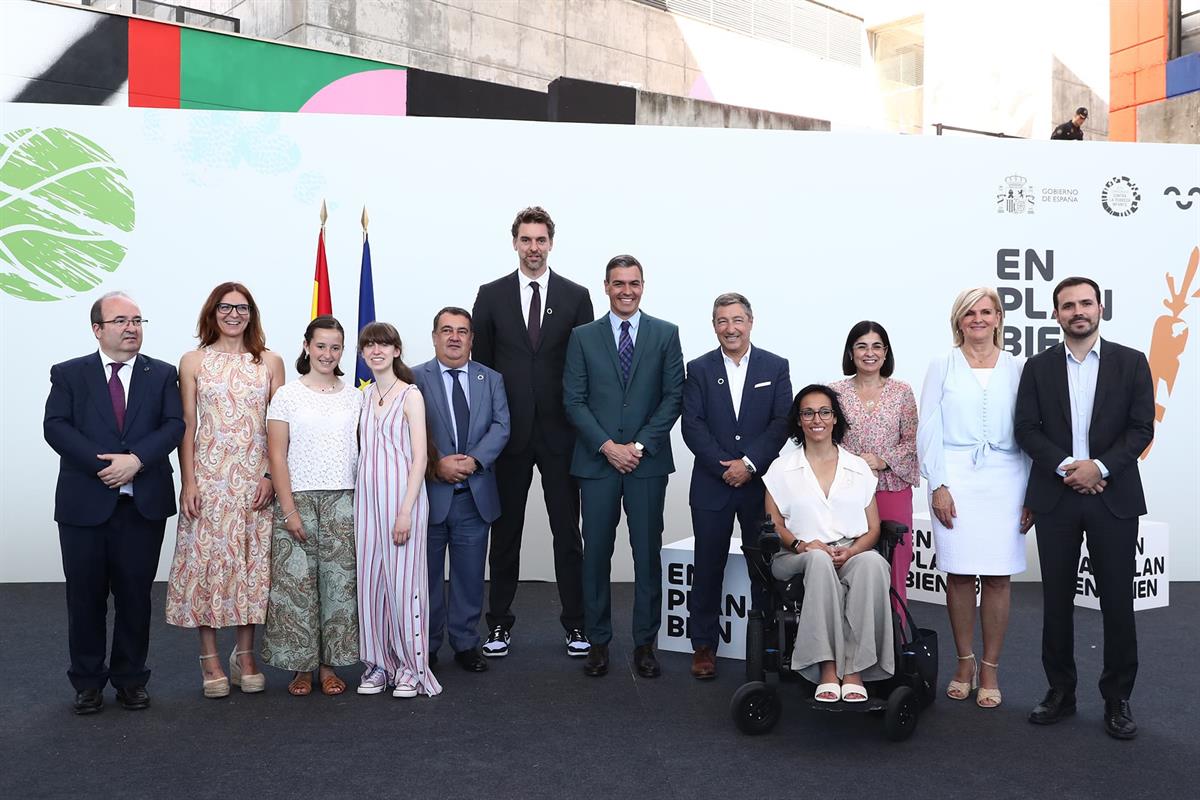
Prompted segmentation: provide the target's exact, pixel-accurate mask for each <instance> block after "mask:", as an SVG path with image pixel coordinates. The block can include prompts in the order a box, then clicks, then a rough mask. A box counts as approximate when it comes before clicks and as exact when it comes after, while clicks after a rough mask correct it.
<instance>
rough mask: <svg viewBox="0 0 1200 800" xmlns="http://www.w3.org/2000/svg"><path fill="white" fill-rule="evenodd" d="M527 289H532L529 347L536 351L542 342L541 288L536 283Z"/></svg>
mask: <svg viewBox="0 0 1200 800" xmlns="http://www.w3.org/2000/svg"><path fill="white" fill-rule="evenodd" d="M529 287H530V288H531V289H533V299H532V300H530V301H529V345H530V347H532V348H533V349H534V350H537V349H538V345H539V344H541V342H542V287H540V286H538V282H537V281H534V282H533V283H531V284H529Z"/></svg>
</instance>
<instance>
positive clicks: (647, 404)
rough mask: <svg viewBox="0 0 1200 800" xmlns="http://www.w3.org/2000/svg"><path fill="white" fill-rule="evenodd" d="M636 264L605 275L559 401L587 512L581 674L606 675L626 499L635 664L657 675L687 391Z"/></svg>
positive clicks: (671, 336)
mask: <svg viewBox="0 0 1200 800" xmlns="http://www.w3.org/2000/svg"><path fill="white" fill-rule="evenodd" d="M642 288H643V278H642V265H641V264H640V263H638V260H637V259H636V258H634V257H633V256H629V255H622V256H616V257H615V258H613V259H612V260H610V261H609V262H608V266H607V267H606V268H605V273H604V292H605V294H607V295H608V302H609V313H607V314H605V315H604V316H602V317H601V318H600V319H598V320H596V321H595V322H591V323H588V324H587V325H581V326H579V327H578V328H576V329H575V330H574V331H573V332H572V333H571V340H570V342H569V343H568V345H567V360H566V365H565V368H564V370H563V402H564V403H565V404H566V410H567V418H568V419H570V420H571V424H572V425H574V426H575V431H576V433H577V434H578V436H577V438H576V440H575V452H574V455H573V456H572V458H571V474H572V475H574V476H575V477H576V478H578V479H579V487H580V497H581V500H582V507H583V608H584V619H585V629H586V631H587V635H588V638H589V639H591V642H592V647H591V650H590V651H589V652H588V657H587V661H586V662H585V663H584V671H585V672H586V673H587V674H588V675H591V676H599V675H603V674H605V673H606V672H608V643H609V641H611V640H612V603H611V586H610V585H609V571H610V566H611V561H612V552H613V546H614V544H615V543H616V535H617V522H618V520H619V519H620V516H621V505H622V501H623V502H624V506H625V519H626V521H627V523H628V525H629V543H630V545H631V547H632V550H633V568H634V600H633V642H634V645H635V649H634V651H633V661H634V666H635V667H636V669H637V671H638V674H640V675H642V676H643V677H646V678H654V677H657V676H658V675H659V672H660V670H659V666H658V660H657V659H656V658H655V656H654V638H655V636H656V635H657V634H658V626H659V622H660V617H661V615H662V563H661V561H660V556H659V553H660V551H661V550H662V532H663V504H664V503H665V502H666V496H667V476H668V475H669V474H670V473H672V472H674V471H675V462H674V461H673V460H672V458H671V428H672V427H674V425H675V420H676V419H677V418H678V417H679V407H680V403H681V400H682V395H683V353H682V351H681V350H680V347H679V329H678V328H677V327H676V326H674V325H672V324H671V323H669V322H665V321H664V320H661V319H655V318H654V317H651V316H650V315H649V314H644V313H642V312H641V310H640V308H639V307H640V305H641V300H642Z"/></svg>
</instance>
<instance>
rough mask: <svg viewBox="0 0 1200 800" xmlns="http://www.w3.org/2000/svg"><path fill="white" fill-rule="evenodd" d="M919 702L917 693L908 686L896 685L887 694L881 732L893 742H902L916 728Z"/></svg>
mask: <svg viewBox="0 0 1200 800" xmlns="http://www.w3.org/2000/svg"><path fill="white" fill-rule="evenodd" d="M920 713H921V703H920V701H919V700H918V699H917V693H916V692H914V691H913V690H912V689H911V688H909V687H908V686H898V687H896V688H895V689H893V690H892V693H891V694H890V695H888V699H887V709H886V710H885V711H884V714H883V733H884V735H885V736H886V737H887V738H888V739H890V740H891V741H893V742H903V741H904V740H905V739H907V738H908V737H910V736H912V735H913V731H915V730H916V729H917V715H918V714H920Z"/></svg>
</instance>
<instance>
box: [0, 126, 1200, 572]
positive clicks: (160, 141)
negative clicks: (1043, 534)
mask: <svg viewBox="0 0 1200 800" xmlns="http://www.w3.org/2000/svg"><path fill="white" fill-rule="evenodd" d="M0 111H2V122H3V126H2V130H0V135H6V136H11V134H12V132H15V131H19V130H22V129H27V128H54V127H61V128H66V129H68V130H71V131H74V132H76V133H78V134H81V135H83V136H85V137H87V138H88V139H90V140H92V141H93V142H95V143H96V144H98V145H99V146H100V147H102V148H103V149H104V150H106V151H107V152H108V153H109V154H110V155H111V156H112V158H113V160H114V161H115V162H116V164H117V165H119V167H120V168H121V169H122V170H123V171H124V173H125V175H126V176H127V179H128V185H129V186H130V187H131V189H132V192H133V196H134V201H135V203H136V224H135V227H134V229H133V230H132V232H131V233H129V234H128V235H125V236H123V237H120V238H122V239H123V242H124V244H125V245H126V246H127V248H128V251H127V254H126V256H125V258H124V261H123V263H122V264H121V266H120V267H119V268H118V269H117V270H116V272H115V273H114V274H112V275H106V276H105V278H104V280H103V282H102V283H101V285H99V286H97V287H95V289H94V290H93V291H90V292H86V293H82V294H79V295H77V296H74V297H69V298H67V299H62V300H59V301H56V302H31V301H28V300H21V299H17V298H15V297H12V296H9V295H8V294H0V310H2V311H3V320H2V323H0V331H2V333H3V337H4V341H5V343H6V344H7V345H8V348H7V349H8V352H9V353H10V356H12V357H13V363H12V364H11V368H10V369H9V370H7V371H5V373H4V378H3V387H2V389H0V403H2V404H3V405H2V408H0V413H2V414H3V419H4V420H5V423H4V425H3V429H2V430H3V433H2V437H3V438H2V440H0V449H2V452H0V464H2V469H3V475H2V480H0V491H2V492H3V497H2V498H0V581H53V580H61V578H62V571H61V566H60V560H59V554H58V543H57V532H56V529H55V526H54V523H53V521H52V514H53V489H54V482H55V475H56V471H57V458H56V456H55V455H54V453H53V452H51V450H50V449H49V447H48V446H47V445H46V444H45V442H44V441H43V440H42V435H41V420H42V414H43V404H44V401H45V395H46V392H47V390H48V388H49V379H48V378H49V366H50V365H51V364H53V363H55V362H57V361H61V360H63V359H66V358H70V357H73V356H76V355H80V354H83V353H86V352H88V351H89V350H93V349H94V348H95V341H94V339H93V337H92V335H91V332H90V329H89V326H88V323H87V313H88V308H89V306H90V305H91V303H92V301H93V300H94V299H95V298H96V297H97V296H99V294H100V293H102V292H104V291H109V290H112V289H118V288H119V289H123V290H126V291H128V292H129V293H131V294H132V295H133V296H134V297H135V298H136V299H137V300H138V302H139V303H140V305H141V309H142V312H143V314H144V315H145V316H146V317H147V318H148V319H149V320H151V322H150V323H149V324H148V325H147V327H146V331H145V345H144V350H143V352H145V353H146V354H148V355H152V356H155V357H158V358H163V359H166V360H169V361H173V362H177V361H178V359H179V356H180V355H181V354H182V353H183V352H184V351H185V350H187V349H188V348H190V347H193V346H194V345H195V342H194V339H193V338H192V337H193V333H194V327H195V315H196V314H197V312H198V310H199V307H200V304H201V302H202V301H203V299H204V298H205V297H206V295H207V293H208V292H209V290H210V289H211V288H212V287H213V286H214V285H215V284H217V283H218V282H220V281H222V280H229V279H236V280H240V281H243V282H245V283H246V284H247V285H248V286H249V287H250V289H251V290H252V291H253V292H254V293H255V296H256V300H257V302H258V304H259V306H260V308H261V311H262V316H263V319H264V322H265V326H266V331H267V337H268V344H269V346H271V347H272V349H275V350H278V351H280V352H281V353H282V354H283V355H284V358H285V361H286V362H287V363H288V364H289V376H290V377H294V371H293V370H292V367H291V363H292V361H294V359H295V356H296V353H297V352H298V350H299V346H300V341H301V338H302V334H303V330H304V327H305V325H306V324H307V322H308V318H309V305H310V300H311V292H312V269H313V260H314V252H315V245H316V238H317V236H316V234H317V227H318V210H319V208H320V204H321V200H322V198H324V199H326V200H327V201H328V204H329V212H330V217H329V222H328V225H327V228H326V231H327V248H328V255H329V263H330V273H331V280H332V293H333V308H334V313H335V315H337V316H339V317H340V318H341V320H342V322H343V323H344V324H346V326H347V327H348V328H351V329H353V328H354V327H355V326H356V324H357V321H356V314H357V292H358V271H359V262H360V255H361V231H360V228H359V224H358V219H359V215H360V212H361V210H362V207H363V206H364V205H365V206H367V208H368V209H369V212H370V218H371V247H372V255H373V258H374V277H375V294H376V297H375V302H376V308H377V312H378V316H379V318H380V319H384V320H388V321H391V322H393V323H394V324H396V326H397V327H398V328H399V330H400V333H401V335H402V337H403V339H404V341H405V345H406V352H405V357H406V360H407V361H408V362H409V363H417V362H420V361H424V360H426V359H428V358H430V357H432V345H431V342H430V328H431V322H432V314H433V312H434V311H435V310H436V309H438V308H439V307H441V306H444V305H462V306H465V307H468V308H469V307H470V306H471V305H472V302H473V300H474V296H475V288H476V287H477V286H478V285H479V284H480V283H481V282H484V281H486V280H489V279H491V278H494V277H496V276H499V275H500V274H502V273H504V272H506V271H509V270H512V269H514V268H515V266H516V264H515V255H514V253H513V252H512V249H511V239H510V236H509V232H508V228H509V225H510V223H511V220H512V217H513V215H514V213H515V212H516V211H517V210H518V209H520V208H522V207H523V206H525V205H529V204H534V203H536V204H541V205H543V206H545V207H546V208H547V209H549V210H550V212H551V213H552V214H553V215H554V218H555V221H556V223H557V225H558V233H557V237H556V242H555V249H554V251H553V254H552V257H551V259H550V263H551V265H552V266H553V268H555V269H557V270H559V271H561V272H562V273H563V274H565V275H567V276H568V277H570V278H572V279H574V280H577V281H579V282H581V283H583V284H585V285H586V286H588V287H589V288H590V289H591V291H592V300H593V304H594V305H595V306H596V308H597V311H598V312H601V311H603V310H604V308H605V307H606V298H605V297H604V295H603V292H602V286H601V284H602V279H603V267H604V264H605V262H606V261H607V260H608V258H609V257H611V256H612V255H614V254H617V253H621V252H629V253H633V254H635V255H636V256H637V257H638V258H639V259H640V260H641V261H642V262H643V264H644V265H645V268H646V291H645V296H644V299H643V308H644V310H645V311H646V312H647V313H650V314H653V315H655V316H659V317H663V318H665V319H668V320H671V321H673V322H676V323H678V324H679V325H680V328H681V335H682V343H683V349H684V355H685V357H686V358H688V359H691V358H695V357H696V356H698V355H700V354H701V353H703V352H705V351H707V350H709V349H711V348H713V347H714V346H715V345H716V342H715V337H714V336H713V334H712V331H711V327H710V324H709V318H710V311H711V303H712V300H713V298H714V297H715V296H716V295H717V294H718V293H720V292H723V291H731V290H735V291H740V292H742V293H744V294H746V295H747V296H748V297H749V298H750V300H751V301H752V303H753V304H754V311H755V318H756V324H755V329H754V335H753V338H754V342H755V343H756V344H758V345H759V346H762V347H765V348H767V349H769V350H773V351H775V352H777V353H779V354H781V355H784V356H786V357H787V358H789V359H790V360H791V365H792V380H793V384H794V385H795V386H796V387H797V388H799V387H800V386H802V385H803V384H805V383H808V382H812V381H829V380H833V379H835V378H837V377H840V375H839V372H840V369H839V366H840V351H841V346H842V342H843V339H844V337H845V334H846V331H847V329H848V328H849V326H850V325H852V324H853V323H854V322H856V321H858V320H860V319H864V318H871V319H877V320H879V321H881V322H882V323H884V325H885V326H887V328H888V330H889V332H890V334H891V339H892V342H893V346H894V351H895V354H896V358H897V369H896V377H897V378H899V379H901V380H905V381H908V382H909V383H911V384H912V385H913V386H914V388H915V389H917V390H919V388H920V384H921V380H922V378H923V376H924V372H925V368H926V366H927V364H928V362H929V360H930V358H932V357H934V356H937V355H940V354H943V353H944V352H945V351H946V349H947V348H948V346H949V344H950V333H949V325H948V314H949V306H950V303H951V301H952V299H953V297H954V295H955V294H956V293H957V292H958V291H959V290H960V289H962V288H965V287H968V286H975V285H982V284H987V285H994V286H1000V287H1001V288H1002V290H1003V291H1004V293H1005V295H1006V297H1008V298H1010V299H1011V300H1012V303H1013V304H1014V305H1016V304H1018V303H1019V307H1014V308H1013V309H1012V310H1010V312H1009V314H1008V318H1007V320H1006V321H1007V322H1008V323H1009V325H1010V326H1011V332H1010V336H1011V337H1013V338H1015V339H1017V340H1019V344H1020V346H1021V347H1022V348H1024V349H1027V348H1028V346H1029V344H1030V342H1033V343H1035V346H1036V343H1037V342H1038V341H1039V337H1041V339H1040V341H1043V342H1050V343H1052V342H1053V341H1057V336H1056V333H1055V332H1056V331H1057V326H1056V325H1055V324H1054V323H1053V321H1052V320H1049V319H1047V318H1046V317H1047V316H1048V310H1049V308H1050V292H1051V289H1052V287H1053V285H1054V283H1055V282H1056V281H1057V280H1059V279H1060V278H1062V277H1064V276H1066V275H1069V274H1085V275H1089V276H1092V277H1094V278H1096V279H1097V280H1098V281H1099V282H1100V284H1101V285H1102V286H1103V287H1104V288H1105V290H1106V291H1111V299H1110V301H1109V303H1108V309H1107V311H1108V318H1107V319H1106V320H1105V321H1104V323H1103V325H1102V332H1103V334H1104V335H1105V336H1107V337H1108V338H1111V339H1114V340H1116V341H1120V342H1122V343H1125V344H1128V345H1131V346H1134V347H1138V348H1140V349H1143V350H1148V349H1149V348H1150V346H1151V338H1152V331H1153V330H1154V329H1155V323H1156V320H1157V319H1158V318H1159V317H1160V316H1162V315H1164V308H1163V304H1162V301H1163V299H1164V298H1166V297H1167V285H1166V281H1165V274H1166V273H1168V272H1170V273H1171V274H1172V275H1174V276H1175V281H1176V288H1177V289H1178V288H1179V283H1180V282H1181V281H1182V278H1183V275H1184V271H1185V267H1186V264H1187V259H1188V255H1189V253H1190V252H1191V249H1192V248H1194V247H1196V246H1197V245H1200V204H1195V205H1193V206H1192V207H1191V208H1190V209H1182V208H1179V207H1178V206H1177V204H1176V203H1175V202H1174V199H1173V198H1170V197H1166V196H1164V195H1163V190H1164V188H1165V187H1167V186H1172V185H1173V186H1182V187H1190V186H1195V185H1200V148H1197V147H1190V146H1182V145H1146V144H1139V145H1127V144H1108V143H1088V144H1085V145H1075V144H1073V143H1072V144H1064V143H1059V142H1047V141H997V140H990V139H980V140H972V139H961V138H954V139H950V138H933V137H928V138H926V137H913V138H908V137H879V136H866V137H854V136H846V135H831V134H819V133H817V134H805V133H794V132H775V131H741V130H698V129H681V128H653V127H633V126H629V127H625V126H611V127H608V126H589V125H560V124H543V123H519V122H495V121H468V120H442V119H404V118H384V117H341V116H333V115H328V116H326V115H301V114H256V113H235V112H202V111H168V110H151V109H132V108H97V107H78V106H47V105H20V104H6V105H3V106H2V107H0ZM0 158H2V156H0ZM5 174H6V173H4V172H3V167H2V165H0V177H3V176H4V175H5ZM1014 175H1015V176H1021V177H1023V178H1024V179H1025V188H1026V190H1027V193H1028V196H1030V197H1032V198H1033V200H1034V202H1033V204H1032V209H1033V210H1032V213H1029V208H1030V207H1029V206H1027V207H1025V208H1024V209H1022V213H1014V212H1013V211H1010V210H1008V209H1007V208H1006V206H1005V204H1004V203H1003V202H998V195H999V194H1001V193H1002V191H1003V190H1004V189H1005V188H1006V182H1005V180H1006V178H1007V177H1008V176H1014ZM1116 176H1128V177H1129V179H1130V180H1131V181H1132V182H1134V183H1136V185H1137V187H1138V199H1137V209H1136V211H1134V212H1133V213H1129V214H1126V215H1125V216H1113V215H1111V214H1110V213H1108V212H1107V211H1106V210H1105V209H1104V207H1103V206H1102V203H1101V197H1100V195H1101V190H1102V188H1103V187H1104V185H1105V183H1106V182H1108V181H1109V180H1110V179H1111V178H1113V177H1116ZM0 188H4V187H0ZM1051 190H1055V192H1056V193H1055V192H1051ZM1072 193H1073V194H1072ZM1185 193H1186V188H1185ZM1051 196H1057V197H1068V198H1072V197H1073V198H1074V200H1073V201H1069V202H1050V198H1051ZM2 211H3V209H2V208H0V212H2ZM11 223H12V220H11V218H10V219H0V241H4V237H5V236H7V235H8V234H7V233H6V232H5V230H3V229H5V228H8V227H9V226H10V224H11ZM0 267H2V268H4V269H5V270H8V271H12V268H11V267H7V266H5V265H2V264H0ZM1051 272H1052V274H1047V273H1051ZM1197 289H1200V277H1198V278H1197V280H1196V281H1194V282H1193V285H1192V287H1191V290H1190V292H1189V294H1190V293H1191V292H1195V291H1196V290H1197ZM1198 307H1200V300H1193V302H1192V304H1191V305H1190V306H1189V307H1188V308H1187V309H1186V310H1185V311H1183V312H1182V313H1181V314H1179V315H1178V317H1177V318H1176V319H1175V320H1173V321H1172V322H1171V323H1170V324H1169V325H1167V328H1168V330H1170V331H1171V341H1168V342H1166V346H1171V345H1172V343H1173V344H1174V346H1175V347H1176V348H1177V349H1178V348H1179V347H1180V345H1181V342H1182V345H1183V352H1182V355H1181V356H1180V357H1179V359H1178V363H1179V372H1178V378H1177V379H1176V381H1175V384H1174V387H1173V391H1172V392H1171V394H1170V396H1169V398H1168V397H1167V394H1166V392H1165V390H1163V389H1162V388H1161V387H1160V391H1159V397H1160V399H1163V400H1166V401H1167V402H1166V405H1167V412H1166V416H1165V418H1164V421H1163V423H1162V425H1161V426H1160V427H1159V430H1158V439H1157V441H1156V444H1155V446H1154V449H1153V451H1152V452H1151V454H1150V456H1149V458H1148V459H1147V460H1146V461H1145V462H1143V463H1142V465H1141V469H1142V471H1143V475H1144V478H1145V482H1146V486H1147V494H1148V501H1149V506H1150V518H1152V519H1155V520H1160V521H1163V522H1166V523H1168V524H1169V525H1170V531H1171V559H1172V566H1171V575H1172V577H1173V578H1175V579H1176V580H1197V579H1200V541H1198V540H1197V538H1196V536H1195V532H1196V528H1197V522H1198V521H1200V509H1198V501H1197V491H1196V487H1197V485H1200V481H1198V480H1197V477H1198V475H1197V462H1196V458H1195V454H1196V453H1197V451H1198V449H1200V448H1198V445H1200V433H1198V429H1197V425H1198V421H1200V414H1198V413H1197V412H1198V410H1200V343H1194V342H1193V343H1191V346H1190V347H1188V346H1186V345H1187V341H1186V336H1187V328H1188V326H1189V324H1193V323H1195V321H1196V315H1197V308H1198ZM1168 316H1169V313H1168ZM1160 327H1161V326H1160ZM1160 339H1161V337H1160ZM18 343H20V344H21V345H23V346H21V347H15V345H17V344H18ZM1159 346H1163V341H1160V342H1159ZM343 367H344V368H345V369H347V371H348V372H350V373H352V372H353V364H352V361H351V359H350V358H349V357H347V358H346V359H345V362H344V364H343ZM674 444H675V452H676V462H677V465H678V467H679V470H678V472H677V473H676V474H675V475H674V476H672V479H671V482H670V486H669V490H668V500H667V530H666V533H665V534H664V541H668V542H669V541H673V540H675V539H680V538H684V537H686V536H688V535H690V533H691V531H690V524H689V517H688V509H687V485H688V478H689V474H690V468H691V456H690V453H688V452H687V450H686V448H685V447H684V446H683V442H682V439H681V438H680V437H679V435H678V428H677V429H676V435H675V441H674ZM918 496H919V497H920V499H919V500H918V506H919V507H922V506H923V505H924V491H923V490H922V491H921V492H919V493H918ZM539 498H540V491H539V489H538V487H537V486H535V487H534V489H533V491H532V492H531V503H530V512H531V513H530V516H529V522H528V528H527V531H526V536H525V545H524V551H523V557H522V565H523V567H522V569H523V576H525V577H528V578H535V579H536V578H542V579H550V578H552V574H553V570H552V564H551V556H550V539H549V532H548V528H547V525H546V519H545V514H544V511H543V510H542V506H541V501H540V499H539ZM174 530H175V521H174V520H171V521H170V522H168V525H167V537H166V541H165V543H164V546H163V554H162V561H161V564H160V571H159V576H160V578H163V577H165V575H166V568H167V566H168V565H169V562H170V557H171V553H172V551H173V547H174ZM622 537H623V532H622ZM1030 547H1031V549H1032V547H1033V542H1032V540H1031V542H1030ZM1031 551H1032V550H1031ZM617 553H618V559H617V561H616V562H615V564H614V578H615V579H625V580H628V579H629V578H630V577H631V575H632V570H631V567H630V562H629V556H628V550H627V548H622V547H618V548H617ZM1036 563H1037V562H1036V559H1031V561H1030V564H1031V571H1030V572H1028V573H1026V575H1025V576H1024V577H1025V578H1026V579H1036V578H1037V571H1036Z"/></svg>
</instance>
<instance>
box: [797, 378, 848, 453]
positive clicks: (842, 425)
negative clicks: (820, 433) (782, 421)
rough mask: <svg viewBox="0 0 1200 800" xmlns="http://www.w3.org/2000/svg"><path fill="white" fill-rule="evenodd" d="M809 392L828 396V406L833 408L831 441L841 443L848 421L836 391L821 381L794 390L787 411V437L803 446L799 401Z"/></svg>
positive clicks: (844, 436)
mask: <svg viewBox="0 0 1200 800" xmlns="http://www.w3.org/2000/svg"><path fill="white" fill-rule="evenodd" d="M810 394H823V395H825V396H826V397H828V398H829V407H830V408H831V409H833V419H834V423H833V434H832V437H833V443H834V444H841V443H842V439H844V438H846V431H848V430H850V423H849V422H847V421H846V415H845V414H843V413H842V405H841V403H839V402H838V396H837V392H835V391H834V390H833V389H830V388H829V387H828V386H826V385H825V384H823V383H810V384H809V385H808V386H805V387H804V388H803V389H801V390H800V391H798V392H796V397H795V399H793V400H792V407H791V408H789V409H788V413H787V433H788V438H789V439H791V440H792V441H793V442H795V443H796V444H797V445H799V446H800V447H804V428H802V427H801V426H800V401H801V400H803V399H804V397H805V396H806V395H810Z"/></svg>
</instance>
